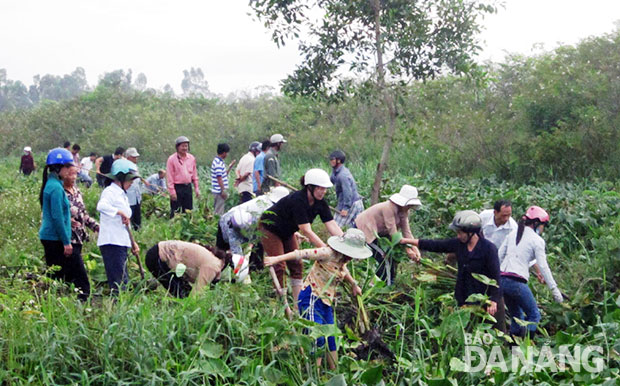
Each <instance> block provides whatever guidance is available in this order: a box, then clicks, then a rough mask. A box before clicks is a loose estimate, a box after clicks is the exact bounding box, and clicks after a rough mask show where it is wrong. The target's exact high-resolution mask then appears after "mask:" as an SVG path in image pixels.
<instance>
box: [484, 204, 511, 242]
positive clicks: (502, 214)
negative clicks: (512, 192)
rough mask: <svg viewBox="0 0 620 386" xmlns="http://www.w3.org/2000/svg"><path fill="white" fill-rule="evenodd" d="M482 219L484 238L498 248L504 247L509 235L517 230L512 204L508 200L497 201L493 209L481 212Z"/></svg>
mask: <svg viewBox="0 0 620 386" xmlns="http://www.w3.org/2000/svg"><path fill="white" fill-rule="evenodd" d="M480 219H481V220H482V233H483V234H484V238H485V239H487V240H489V241H490V242H492V243H493V244H495V246H496V247H497V248H499V247H501V246H502V243H503V242H504V240H505V239H506V236H508V234H510V233H511V232H512V231H513V230H515V229H517V222H516V221H515V220H514V219H513V218H512V203H511V202H510V201H508V200H498V201H495V203H494V204H493V209H486V210H483V211H482V212H480Z"/></svg>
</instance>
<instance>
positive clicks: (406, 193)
mask: <svg viewBox="0 0 620 386" xmlns="http://www.w3.org/2000/svg"><path fill="white" fill-rule="evenodd" d="M390 201H392V202H393V203H394V204H396V205H398V206H408V205H415V206H421V205H422V202H421V201H420V199H419V198H418V189H416V188H415V187H414V186H411V185H403V187H402V188H400V192H398V193H395V194H392V195H391V196H390Z"/></svg>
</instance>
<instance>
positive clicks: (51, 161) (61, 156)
mask: <svg viewBox="0 0 620 386" xmlns="http://www.w3.org/2000/svg"><path fill="white" fill-rule="evenodd" d="M45 164H47V165H68V164H73V154H71V152H70V151H69V150H67V149H63V148H62V147H57V148H55V149H52V150H50V151H49V153H47V159H46V160H45Z"/></svg>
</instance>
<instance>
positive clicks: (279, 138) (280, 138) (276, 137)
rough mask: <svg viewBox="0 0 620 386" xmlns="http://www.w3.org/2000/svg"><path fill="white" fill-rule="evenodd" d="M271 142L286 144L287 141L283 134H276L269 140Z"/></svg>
mask: <svg viewBox="0 0 620 386" xmlns="http://www.w3.org/2000/svg"><path fill="white" fill-rule="evenodd" d="M269 142H271V143H286V139H284V136H283V135H282V134H274V135H272V136H271V138H269Z"/></svg>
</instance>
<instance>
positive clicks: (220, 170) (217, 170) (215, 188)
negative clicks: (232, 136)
mask: <svg viewBox="0 0 620 386" xmlns="http://www.w3.org/2000/svg"><path fill="white" fill-rule="evenodd" d="M218 177H222V182H223V183H224V189H228V174H227V173H226V164H225V163H224V160H223V159H221V158H220V157H219V156H218V157H215V158H214V159H213V163H211V191H212V192H213V193H215V194H220V193H222V189H221V188H220V184H218V183H217V178H218Z"/></svg>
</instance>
